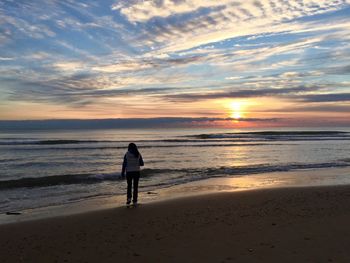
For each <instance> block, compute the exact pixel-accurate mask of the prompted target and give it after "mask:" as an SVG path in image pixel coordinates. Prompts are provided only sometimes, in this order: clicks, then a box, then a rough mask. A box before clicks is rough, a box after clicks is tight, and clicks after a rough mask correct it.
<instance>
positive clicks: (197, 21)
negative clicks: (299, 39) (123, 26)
mask: <svg viewBox="0 0 350 263" xmlns="http://www.w3.org/2000/svg"><path fill="white" fill-rule="evenodd" d="M174 5H176V8H175V7H172V6H174ZM344 6H346V2H345V1H336V0H333V1H326V0H323V1H318V2H317V3H315V2H314V1H308V0H304V1H283V2H281V1H277V0H266V1H259V3H258V2H257V1H227V0H226V1H170V0H167V1H131V2H125V3H124V2H123V3H119V4H117V5H116V6H114V9H115V10H119V12H120V13H121V14H123V15H124V16H125V17H126V18H127V19H128V20H129V21H130V22H132V23H136V22H137V23H139V24H138V25H139V26H140V27H144V30H143V31H144V36H143V37H140V36H137V40H138V42H139V43H141V44H142V45H144V44H146V45H149V46H152V45H154V46H155V47H158V48H160V50H161V51H162V52H176V51H180V50H186V49H190V48H193V47H196V46H200V45H204V44H208V43H214V42H218V41H223V40H226V39H230V38H234V37H240V36H249V35H256V34H264V33H273V32H286V31H288V32H302V31H305V30H311V31H315V30H320V27H321V28H324V29H326V27H325V26H322V25H320V24H314V23H312V22H303V23H299V22H298V21H297V20H296V19H298V18H302V17H306V16H311V15H315V14H321V13H326V12H330V11H334V10H339V9H341V8H343V7H344ZM219 7H220V8H219ZM190 11H191V13H190V14H189V12H190ZM289 20H293V21H289ZM344 22H346V20H344V21H343V22H341V23H337V24H334V25H333V26H334V27H342V24H343V23H344ZM327 28H328V29H329V25H328V26H327Z"/></svg>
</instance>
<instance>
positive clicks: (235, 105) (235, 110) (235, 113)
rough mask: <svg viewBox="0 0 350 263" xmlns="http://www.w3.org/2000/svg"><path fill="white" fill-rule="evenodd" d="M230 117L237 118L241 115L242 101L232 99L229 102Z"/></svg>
mask: <svg viewBox="0 0 350 263" xmlns="http://www.w3.org/2000/svg"><path fill="white" fill-rule="evenodd" d="M229 107H230V117H231V118H233V119H236V120H239V119H240V118H242V117H243V113H242V103H241V102H239V101H232V102H231V103H230V106H229Z"/></svg>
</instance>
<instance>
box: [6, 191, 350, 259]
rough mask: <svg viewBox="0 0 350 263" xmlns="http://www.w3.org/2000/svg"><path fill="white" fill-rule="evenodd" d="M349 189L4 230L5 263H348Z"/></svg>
mask: <svg viewBox="0 0 350 263" xmlns="http://www.w3.org/2000/svg"><path fill="white" fill-rule="evenodd" d="M349 211H350V186H348V185H343V186H314V187H290V188H274V189H272V188H270V189H259V190H249V191H237V192H221V193H207V194H202V195H196V196H191V197H182V198H176V199H170V200H163V201H159V202H152V203H146V204H142V205H141V206H139V207H137V208H129V209H128V208H125V207H115V208H109V209H104V210H99V211H92V212H86V213H81V214H76V215H66V216H58V217H52V218H44V219H39V220H32V221H26V222H19V223H11V224H3V225H0V244H1V246H0V254H1V255H2V262H101V261H102V262H115V261H116V260H118V261H120V262H280V260H281V258H284V261H285V262H347V260H348V259H349V257H350V252H349V251H348V249H347V244H348V243H349V241H350V227H349V225H348V221H349V220H350V212H349Z"/></svg>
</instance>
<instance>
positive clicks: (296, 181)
mask: <svg viewBox="0 0 350 263" xmlns="http://www.w3.org/2000/svg"><path fill="white" fill-rule="evenodd" d="M349 175H350V168H348V167H344V168H332V169H329V168H325V169H316V170H299V171H289V172H270V173H261V174H250V175H244V176H236V177H215V178H210V179H204V180H198V181H192V182H188V183H185V184H179V185H174V186H170V187H165V188H160V189H158V190H151V191H148V190H143V191H141V192H140V193H139V195H140V198H139V199H140V202H141V203H143V204H149V203H157V202H162V201H168V200H170V201H171V200H175V199H178V198H182V197H193V196H197V195H205V194H212V193H221V192H237V191H247V190H259V189H270V188H271V189H274V188H288V187H315V186H316V187H317V186H336V185H350V176H349ZM140 184H141V189H142V179H141V182H140ZM125 188H126V183H125ZM125 198H126V197H125V195H115V196H107V197H95V198H88V199H83V200H78V201H75V202H71V203H66V204H60V205H53V206H48V207H40V208H33V209H26V210H22V211H21V210H20V211H9V212H14V214H13V215H8V214H6V213H2V214H0V225H1V224H8V223H16V222H24V221H31V220H38V219H44V218H52V217H59V216H69V215H75V214H82V213H88V212H93V211H99V210H105V209H111V208H116V207H124V206H125Z"/></svg>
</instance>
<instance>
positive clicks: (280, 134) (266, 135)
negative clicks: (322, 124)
mask: <svg viewBox="0 0 350 263" xmlns="http://www.w3.org/2000/svg"><path fill="white" fill-rule="evenodd" d="M186 137H189V138H196V139H207V140H208V139H209V140H211V139H228V138H232V139H247V140H249V139H255V140H281V141H286V140H350V133H349V132H343V131H262V132H237V133H209V134H197V135H187V136H186Z"/></svg>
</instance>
